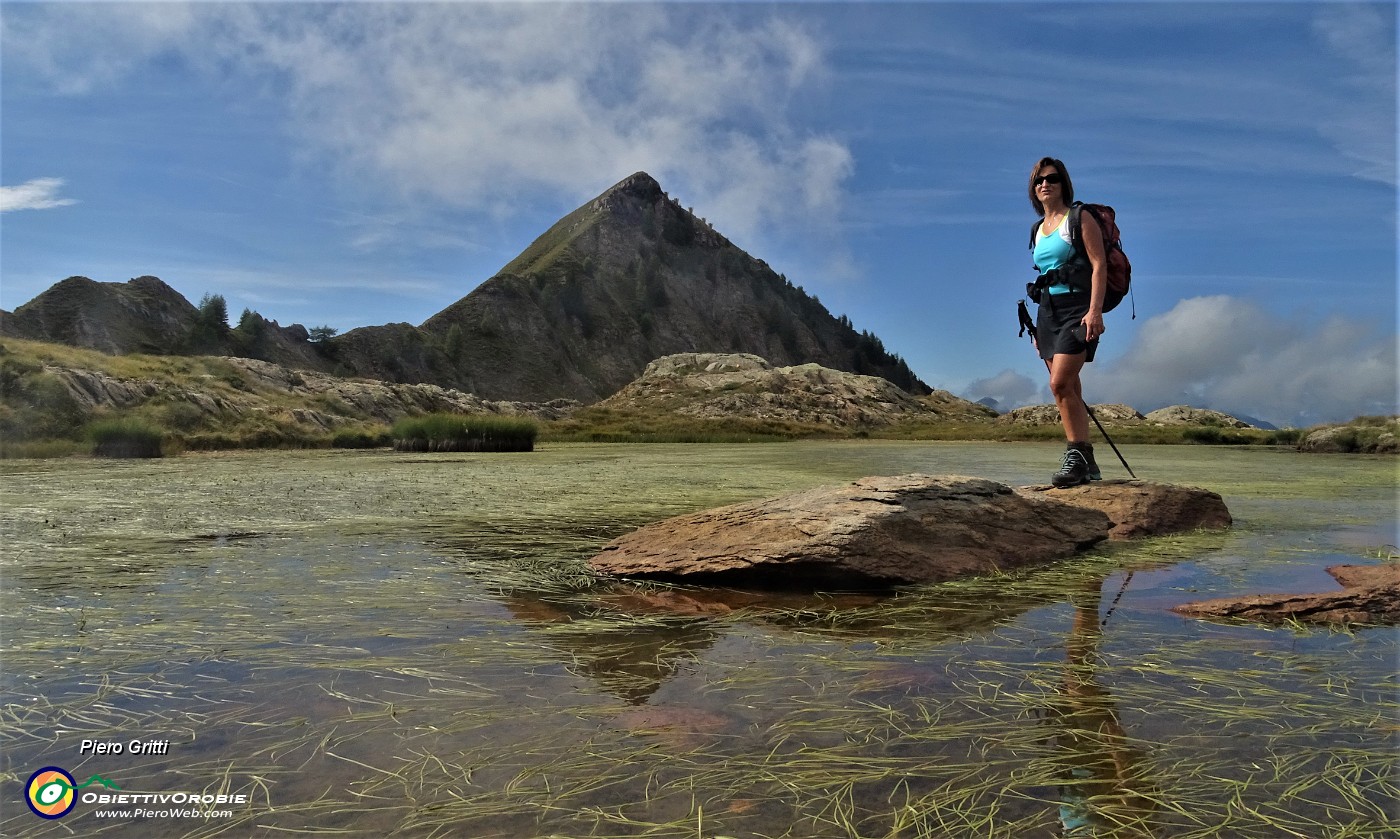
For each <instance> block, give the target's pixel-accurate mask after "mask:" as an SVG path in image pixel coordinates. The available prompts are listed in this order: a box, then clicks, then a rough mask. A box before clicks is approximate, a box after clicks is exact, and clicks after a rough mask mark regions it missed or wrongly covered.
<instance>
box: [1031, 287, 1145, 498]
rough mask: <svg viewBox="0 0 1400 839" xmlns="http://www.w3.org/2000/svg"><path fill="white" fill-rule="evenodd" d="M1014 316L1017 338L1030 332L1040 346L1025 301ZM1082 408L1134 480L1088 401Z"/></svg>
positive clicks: (1047, 369) (1126, 463)
mask: <svg viewBox="0 0 1400 839" xmlns="http://www.w3.org/2000/svg"><path fill="white" fill-rule="evenodd" d="M1016 317H1017V318H1019V319H1020V321H1021V331H1020V332H1018V333H1016V337H1018V338H1019V337H1021V336H1022V335H1025V334H1026V333H1027V332H1029V333H1031V346H1033V347H1036V348H1037V349H1038V348H1039V347H1040V341H1039V340H1038V339H1037V338H1036V335H1035V321H1033V320H1031V313H1030V312H1028V311H1026V301H1024V300H1017V301H1016ZM1041 361H1043V362H1045V372H1046V373H1049V374H1051V375H1054V372H1055V371H1053V370H1051V369H1050V362H1048V361H1045V359H1044V358H1042V359H1041ZM1084 410H1085V411H1087V412H1088V414H1089V419H1091V420H1093V421H1094V425H1097V426H1098V427H1099V433H1100V434H1102V435H1103V438H1104V439H1105V440H1107V441H1108V446H1109V448H1111V449H1113V453H1114V454H1116V455H1118V462H1119V463H1121V464H1123V468H1124V469H1127V470H1128V474H1129V475H1132V477H1133V479H1134V480H1136V479H1137V475H1135V474H1133V467H1131V466H1129V465H1128V461H1127V459H1125V458H1124V457H1123V453H1122V452H1120V451H1118V447H1117V446H1115V445H1114V444H1113V438H1112V437H1110V436H1108V430H1107V429H1105V428H1104V427H1103V423H1101V422H1099V418H1098V417H1097V416H1095V415H1094V409H1093V408H1091V407H1089V403H1088V402H1085V403H1084Z"/></svg>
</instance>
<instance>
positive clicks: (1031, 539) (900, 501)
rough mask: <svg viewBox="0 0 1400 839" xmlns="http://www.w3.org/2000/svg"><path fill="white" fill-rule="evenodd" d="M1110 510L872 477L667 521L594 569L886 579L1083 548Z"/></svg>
mask: <svg viewBox="0 0 1400 839" xmlns="http://www.w3.org/2000/svg"><path fill="white" fill-rule="evenodd" d="M1110 527H1111V524H1110V522H1109V520H1108V517H1107V516H1105V515H1104V514H1103V513H1100V512H1098V511H1096V510H1089V509H1084V508H1082V507H1075V506H1072V505H1069V504H1063V503H1060V502H1057V501H1055V500H1053V499H1047V498H1036V497H1031V496H1026V495H1021V494H1018V493H1017V492H1015V491H1014V490H1012V489H1011V488H1010V487H1008V486H1004V485H1002V484H999V483H996V482H994V481H988V480H985V479H982V478H972V477H965V476H957V475H952V476H940V477H931V476H927V475H902V476H897V477H872V478H862V479H860V480H858V481H854V482H852V483H849V484H845V485H843V486H828V487H818V488H816V489H811V490H807V491H804V492H798V493H794V494H791V495H784V496H780V497H777V498H769V499H762V500H758V501H749V502H745V503H741V504H734V505H731V506H728V507H721V508H718V509H714V510H707V511H704V512H700V513H693V514H690V515H685V516H678V517H676V518H672V519H667V520H665V521H661V522H657V523H655V524H651V525H647V526H646V527H642V528H640V529H639V530H636V531H634V532H632V533H629V534H627V535H625V536H622V537H620V538H618V539H615V540H613V541H612V542H610V543H608V545H606V546H605V547H604V548H603V551H602V553H600V554H598V555H597V556H596V557H594V558H593V560H592V561H591V563H590V564H591V566H592V567H593V569H594V570H596V571H599V572H602V573H606V574H613V575H617V576H626V577H645V578H660V579H678V578H685V579H689V580H693V581H698V582H714V583H723V584H728V585H743V586H756V587H762V588H814V587H823V586H833V585H834V586H845V587H880V586H887V585H892V584H899V583H919V582H936V581H939V580H947V579H952V578H954V577H962V576H968V575H973V574H986V573H991V572H996V571H1002V570H1006V569H1011V568H1018V567H1021V566H1025V565H1034V564H1039V563H1045V562H1050V561H1052V560H1056V559H1061V558H1064V557H1067V556H1071V555H1073V554H1074V553H1076V552H1077V551H1080V550H1083V549H1085V548H1087V547H1089V546H1091V545H1094V544H1096V543H1098V542H1100V541H1102V540H1103V539H1105V538H1106V537H1107V535H1108V531H1109V528H1110Z"/></svg>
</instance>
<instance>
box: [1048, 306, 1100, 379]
mask: <svg viewBox="0 0 1400 839" xmlns="http://www.w3.org/2000/svg"><path fill="white" fill-rule="evenodd" d="M1040 299H1041V300H1042V301H1044V302H1042V303H1041V304H1040V308H1039V310H1038V311H1037V312H1036V313H1035V333H1036V338H1035V342H1036V346H1038V347H1039V348H1040V357H1041V358H1043V359H1045V360H1046V361H1049V360H1050V359H1052V358H1054V357H1055V356H1056V355H1079V354H1080V353H1083V354H1084V361H1085V363H1088V362H1090V361H1093V360H1094V352H1095V351H1096V350H1097V349H1098V348H1099V339H1098V338H1095V339H1094V340H1092V341H1089V342H1087V343H1086V342H1085V341H1084V325H1083V324H1082V323H1081V322H1080V321H1082V320H1084V316H1085V315H1087V314H1088V313H1089V300H1090V294H1089V292H1087V291H1071V292H1069V293H1068V294H1048V293H1046V294H1042V295H1041V298H1040Z"/></svg>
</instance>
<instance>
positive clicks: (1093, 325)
mask: <svg viewBox="0 0 1400 839" xmlns="http://www.w3.org/2000/svg"><path fill="white" fill-rule="evenodd" d="M1079 323H1080V325H1081V326H1083V327H1084V340H1085V341H1086V342H1088V341H1092V340H1094V339H1095V338H1097V337H1099V336H1100V335H1102V334H1103V332H1104V330H1105V329H1106V328H1107V327H1105V326H1104V324H1103V312H1099V311H1095V310H1094V309H1090V310H1089V313H1088V314H1086V315H1085V316H1084V319H1083V320H1081V321H1080V322H1079Z"/></svg>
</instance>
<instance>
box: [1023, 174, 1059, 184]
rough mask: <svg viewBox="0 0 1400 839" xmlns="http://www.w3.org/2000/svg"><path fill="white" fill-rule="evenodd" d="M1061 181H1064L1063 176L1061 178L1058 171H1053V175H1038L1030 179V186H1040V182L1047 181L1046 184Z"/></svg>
mask: <svg viewBox="0 0 1400 839" xmlns="http://www.w3.org/2000/svg"><path fill="white" fill-rule="evenodd" d="M1063 181H1064V178H1062V177H1061V176H1060V175H1059V173H1055V174H1053V175H1041V176H1040V177H1038V178H1036V179H1035V180H1033V181H1031V186H1040V185H1041V184H1042V183H1047V184H1058V183H1062V182H1063Z"/></svg>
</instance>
